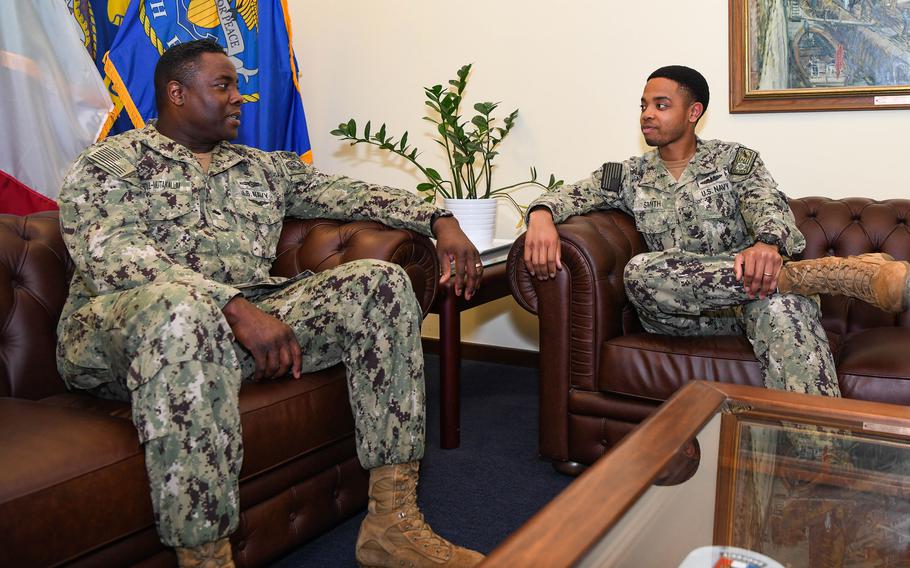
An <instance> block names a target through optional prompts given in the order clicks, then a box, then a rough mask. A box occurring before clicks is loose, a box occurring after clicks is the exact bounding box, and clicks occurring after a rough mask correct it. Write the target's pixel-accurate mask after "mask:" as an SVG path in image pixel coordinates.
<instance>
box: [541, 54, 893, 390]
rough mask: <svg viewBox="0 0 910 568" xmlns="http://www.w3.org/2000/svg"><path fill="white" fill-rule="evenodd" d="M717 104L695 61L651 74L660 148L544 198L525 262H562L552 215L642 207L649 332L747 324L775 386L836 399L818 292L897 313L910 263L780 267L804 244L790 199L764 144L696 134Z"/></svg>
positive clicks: (864, 260)
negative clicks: (765, 158) (766, 159)
mask: <svg viewBox="0 0 910 568" xmlns="http://www.w3.org/2000/svg"><path fill="white" fill-rule="evenodd" d="M707 107H708V84H707V82H706V81H705V79H704V77H702V75H701V74H700V73H698V72H697V71H695V70H694V69H690V68H688V67H682V66H676V65H674V66H669V67H662V68H660V69H658V70H656V71H655V72H654V73H652V74H651V76H650V77H648V82H647V84H646V85H645V89H644V93H643V95H642V98H641V130H642V133H643V134H644V137H645V142H647V143H648V145H649V146H655V147H656V148H657V149H656V150H653V151H651V152H648V153H647V154H645V155H644V156H641V157H638V158H631V159H629V160H626V161H625V162H623V163H622V164H619V163H608V164H604V166H603V167H602V168H601V169H599V170H597V171H596V172H594V174H593V175H592V177H591V178H590V179H589V180H586V181H582V182H580V183H577V184H574V185H566V186H564V187H563V188H561V189H560V190H558V191H557V192H554V193H545V194H543V195H542V196H541V197H540V198H539V199H537V200H536V201H534V202H533V203H532V204H531V206H530V211H531V212H530V214H529V224H528V233H527V237H526V241H525V255H524V261H525V264H526V265H527V268H528V270H529V271H530V272H531V274H534V275H536V276H537V277H538V278H540V279H547V278H549V277H553V276H555V274H556V270H558V269H561V266H560V263H559V237H558V234H557V232H556V227H555V225H554V223H559V222H562V221H564V220H565V219H566V218H568V217H569V216H571V215H578V214H582V213H586V212H588V211H592V210H595V209H610V208H616V209H621V210H623V211H625V212H626V213H629V214H630V215H633V216H634V218H635V224H636V226H637V228H638V230H639V231H640V232H641V233H642V234H643V236H644V239H645V242H646V244H647V245H648V248H649V249H650V250H651V251H652V252H647V253H644V254H640V255H638V256H636V257H634V258H632V259H631V260H630V261H629V264H628V265H627V266H626V268H625V272H624V280H625V286H626V293H627V295H628V297H629V301H630V302H631V303H632V304H633V305H634V306H635V308H636V310H637V311H638V315H639V318H640V319H641V322H642V325H643V326H644V327H645V329H646V330H648V331H649V332H652V333H662V334H670V335H722V334H735V333H743V332H744V333H745V334H746V336H747V337H748V338H749V341H750V342H751V343H752V346H753V348H754V350H755V356H756V357H757V358H758V361H759V363H760V364H761V367H762V370H763V372H764V379H765V385H766V386H767V387H769V388H776V389H783V390H789V391H796V392H804V393H813V394H822V395H828V396H839V395H840V389H839V388H838V384H837V374H836V372H835V368H834V361H833V358H832V355H831V350H830V348H829V346H828V341H827V337H826V335H825V331H824V329H823V328H822V326H821V322H820V320H819V316H820V313H819V306H818V303H817V301H816V300H815V299H814V298H812V297H811V296H812V295H814V294H817V293H829V294H831V293H836V294H847V295H851V296H855V297H859V298H860V299H863V300H866V301H869V302H872V303H874V304H876V305H878V306H879V307H881V308H882V309H887V310H891V311H900V310H901V309H904V308H906V307H907V306H908V304H910V280H908V272H910V265H908V264H907V263H906V262H893V261H891V259H890V257H888V258H886V257H885V256H886V255H880V254H876V255H863V256H861V257H856V258H851V259H841V258H835V257H829V258H826V259H818V260H808V261H801V262H791V263H787V264H784V263H783V257H782V255H783V256H792V255H794V254H796V253H799V252H800V251H802V249H803V247H804V246H805V238H804V237H803V235H802V234H801V233H800V231H799V229H798V228H797V227H796V225H795V221H794V218H793V214H792V212H791V211H790V208H789V206H788V205H787V199H786V197H785V196H784V195H783V193H781V192H780V191H779V190H778V189H777V185H776V184H775V182H774V180H773V179H772V178H771V175H770V174H769V173H768V171H767V170H766V169H765V166H764V164H763V163H762V161H761V159H760V158H759V157H758V154H757V153H756V152H755V151H753V150H750V149H748V148H745V147H743V146H741V145H739V144H735V143H728V142H721V141H718V140H701V139H700V138H698V137H696V136H695V126H696V124H697V123H698V120H699V119H700V118H701V116H702V115H703V113H704V111H705V110H706V109H707ZM807 296H809V297H807ZM794 338H798V341H794Z"/></svg>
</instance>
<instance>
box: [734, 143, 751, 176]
mask: <svg viewBox="0 0 910 568" xmlns="http://www.w3.org/2000/svg"><path fill="white" fill-rule="evenodd" d="M757 157H758V153H757V152H755V150H750V149H748V148H740V149H739V150H737V151H736V155H735V156H734V157H733V165H732V166H731V168H730V173H732V174H735V175H738V176H744V175H746V174H750V173H752V168H753V167H754V166H755V159H756V158H757Z"/></svg>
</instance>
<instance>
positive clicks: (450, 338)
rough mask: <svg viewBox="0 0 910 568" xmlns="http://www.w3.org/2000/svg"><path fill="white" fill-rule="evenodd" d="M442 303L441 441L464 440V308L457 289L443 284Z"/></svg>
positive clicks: (446, 445) (448, 444)
mask: <svg viewBox="0 0 910 568" xmlns="http://www.w3.org/2000/svg"><path fill="white" fill-rule="evenodd" d="M440 293H441V294H443V297H442V298H441V302H440V304H439V367H440V369H439V397H440V410H439V417H440V420H439V422H440V424H439V428H440V433H441V438H442V441H441V445H442V447H443V448H444V449H447V450H451V449H453V448H457V447H458V446H459V445H460V444H461V392H460V391H461V312H460V311H459V309H458V305H457V304H458V302H457V298H456V297H455V291H454V290H453V289H452V288H451V286H450V285H449V284H448V283H447V284H443V286H442V290H440Z"/></svg>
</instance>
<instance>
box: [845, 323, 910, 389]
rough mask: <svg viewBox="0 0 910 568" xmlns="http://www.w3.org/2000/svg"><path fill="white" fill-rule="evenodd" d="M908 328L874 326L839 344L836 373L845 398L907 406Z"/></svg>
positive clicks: (909, 377) (909, 369) (909, 382)
mask: <svg viewBox="0 0 910 568" xmlns="http://www.w3.org/2000/svg"><path fill="white" fill-rule="evenodd" d="M908 350H910V329H908V328H906V327H874V328H872V329H866V330H863V331H859V332H856V333H853V334H851V335H850V336H848V337H847V338H846V340H845V341H844V342H843V345H842V346H841V349H840V353H839V356H838V361H837V375H838V380H839V382H840V388H841V393H842V394H843V395H844V396H845V397H847V398H859V399H862V400H872V401H877V402H890V403H893V404H904V405H907V406H910V357H908V356H907V355H908Z"/></svg>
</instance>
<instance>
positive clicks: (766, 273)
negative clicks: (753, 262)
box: [764, 272, 774, 276]
mask: <svg viewBox="0 0 910 568" xmlns="http://www.w3.org/2000/svg"><path fill="white" fill-rule="evenodd" d="M764 275H765V276H774V273H773V272H765V273H764Z"/></svg>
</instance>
